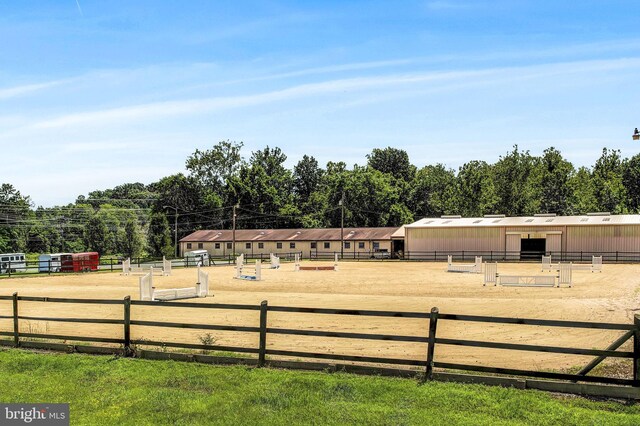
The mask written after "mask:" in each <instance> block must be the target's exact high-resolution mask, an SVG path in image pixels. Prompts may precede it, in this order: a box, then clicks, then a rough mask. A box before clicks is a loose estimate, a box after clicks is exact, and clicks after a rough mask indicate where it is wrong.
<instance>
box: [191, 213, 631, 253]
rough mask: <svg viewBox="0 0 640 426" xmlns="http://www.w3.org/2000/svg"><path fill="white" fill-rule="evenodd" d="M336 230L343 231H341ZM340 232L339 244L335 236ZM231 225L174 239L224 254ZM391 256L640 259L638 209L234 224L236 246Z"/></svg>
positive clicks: (259, 250)
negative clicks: (252, 226) (392, 222)
mask: <svg viewBox="0 0 640 426" xmlns="http://www.w3.org/2000/svg"><path fill="white" fill-rule="evenodd" d="M341 237H343V238H341ZM342 239H343V240H344V242H343V247H342V248H341V240H342ZM233 241H234V238H233V232H232V231H231V230H203V231H196V232H194V233H192V234H190V235H188V236H187V237H185V238H183V239H181V240H180V251H181V253H182V254H183V255H184V253H185V252H187V251H190V250H198V249H204V250H207V252H209V255H210V256H214V257H218V256H229V255H232V253H233V252H234V250H233V244H234V243H233ZM341 252H342V253H344V257H345V258H365V257H382V258H386V257H391V258H404V259H416V260H419V259H424V260H440V261H442V260H446V259H447V255H448V254H451V255H454V256H456V257H458V258H459V257H463V258H472V257H473V256H476V255H477V256H484V257H486V258H487V259H493V260H520V259H533V258H537V259H539V258H540V256H542V255H543V254H547V255H551V256H552V257H553V258H555V259H558V260H576V261H589V260H590V258H591V256H592V255H596V256H600V255H602V256H604V260H605V261H633V262H638V261H640V215H610V214H608V213H591V214H588V215H583V216H555V215H553V214H541V215H534V216H528V217H505V216H504V215H487V216H485V217H472V218H462V217H460V216H442V217H439V218H425V219H421V220H419V221H417V222H414V223H412V224H409V225H405V226H402V227H400V228H344V232H343V234H341V232H340V228H327V229H258V230H237V231H236V235H235V253H237V254H239V253H245V254H246V255H250V256H260V255H268V254H269V253H280V254H286V253H302V255H303V256H304V257H319V256H320V257H321V256H323V255H325V256H326V255H329V254H333V253H341Z"/></svg>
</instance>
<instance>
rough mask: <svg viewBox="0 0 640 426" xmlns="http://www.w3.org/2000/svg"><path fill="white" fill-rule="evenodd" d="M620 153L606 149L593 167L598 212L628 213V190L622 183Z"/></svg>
mask: <svg viewBox="0 0 640 426" xmlns="http://www.w3.org/2000/svg"><path fill="white" fill-rule="evenodd" d="M622 171H623V169H622V160H621V158H620V151H619V150H615V149H611V150H610V149H607V148H604V149H603V150H602V155H601V156H600V158H598V160H597V161H596V164H595V165H594V166H593V185H594V188H595V197H596V200H597V202H598V210H601V211H608V212H611V213H616V214H620V213H624V212H626V197H627V194H626V189H625V186H624V184H623V183H622Z"/></svg>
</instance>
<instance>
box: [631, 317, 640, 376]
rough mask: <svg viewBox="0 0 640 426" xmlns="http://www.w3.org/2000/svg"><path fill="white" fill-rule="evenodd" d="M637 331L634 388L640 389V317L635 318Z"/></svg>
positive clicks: (634, 337)
mask: <svg viewBox="0 0 640 426" xmlns="http://www.w3.org/2000/svg"><path fill="white" fill-rule="evenodd" d="M633 324H634V325H635V326H636V329H635V330H634V333H633V382H634V383H633V386H635V387H640V377H638V376H639V375H640V315H638V314H636V315H635V316H634V317H633Z"/></svg>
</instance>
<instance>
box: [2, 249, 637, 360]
mask: <svg viewBox="0 0 640 426" xmlns="http://www.w3.org/2000/svg"><path fill="white" fill-rule="evenodd" d="M304 264H305V262H303V265H304ZM308 264H322V262H317V263H316V262H308ZM203 269H205V270H206V271H207V272H208V273H209V283H210V294H212V295H213V297H208V298H206V299H189V301H190V302H193V301H197V302H209V303H211V302H216V303H241V304H256V305H257V304H259V303H260V301H262V300H267V301H268V302H269V305H279V306H296V307H316V308H318V307H323V308H342V309H369V310H394V311H420V312H429V311H430V310H431V308H432V307H434V306H437V307H438V308H439V309H440V312H442V313H455V314H470V315H490V316H504V317H520V318H543V319H562V320H576V321H596V322H615V323H632V322H633V315H634V314H635V313H640V294H639V291H640V266H638V265H610V264H605V265H604V268H603V272H602V273H591V272H588V271H574V272H573V282H574V286H573V288H531V287H527V288H515V287H483V285H482V284H483V275H482V274H460V273H447V272H445V269H446V264H444V263H422V262H420V263H418V262H393V261H389V262H341V263H340V264H339V270H338V271H300V272H294V271H293V264H291V263H283V264H282V266H281V268H280V269H279V270H270V269H266V268H263V270H262V275H263V281H260V282H252V281H242V280H236V279H233V276H234V274H235V269H234V268H233V267H232V266H222V267H208V268H203ZM248 269H249V271H250V270H251V268H248ZM498 272H499V273H501V274H517V275H549V274H552V273H550V272H541V271H540V264H533V263H532V264H499V266H498ZM196 276H197V275H196V269H195V268H188V269H174V270H173V275H172V276H170V277H154V285H155V286H156V287H157V288H176V287H189V286H193V285H194V283H195V281H196ZM15 291H17V292H18V293H19V294H20V295H21V296H49V297H77V298H109V299H122V298H123V297H125V296H126V295H131V296H132V298H133V299H138V298H139V289H138V277H137V276H121V275H120V274H119V273H115V272H114V273H91V274H78V275H67V276H59V275H58V276H56V275H52V276H40V277H24V278H11V279H2V280H0V294H1V295H11V294H12V293H13V292H15ZM20 314H21V315H31V316H46V317H54V316H58V317H61V316H62V317H79V318H114V319H120V318H122V306H100V305H78V304H61V303H56V304H53V303H42V302H20ZM0 315H11V302H9V301H0ZM258 315H259V314H258V312H257V311H238V310H219V309H206V310H205V309H189V308H168V307H164V308H163V307H162V306H161V303H160V304H159V306H158V307H155V306H154V307H146V306H145V307H143V306H133V307H132V319H140V320H142V319H144V320H156V321H171V322H188V323H202V324H228V325H246V326H257V325H258ZM268 322H269V327H281V328H298V329H312V330H330V331H348V332H360V333H381V334H400V335H416V336H426V335H427V334H428V320H423V319H405V318H376V317H351V316H335V315H319V314H296V313H277V312H270V313H269V318H268ZM0 330H2V331H11V330H12V320H10V319H8V320H7V319H0ZM21 331H23V332H34V333H42V332H46V333H50V334H62V335H85V336H87V335H91V336H101V337H112V338H119V337H121V335H122V326H120V325H89V324H70V323H59V322H50V321H34V320H31V321H26V320H25V321H22V322H21ZM205 333H206V331H204V330H186V329H176V328H171V329H170V328H157V327H140V326H134V327H132V338H134V339H140V338H144V339H148V340H160V341H177V342H192V343H200V337H201V336H203V335H204V334H205ZM622 333H623V332H622V331H619V332H618V331H599V330H588V329H567V328H556V327H540V326H522V325H508V324H506V325H505V324H487V323H471V322H457V321H456V322H453V321H440V322H439V323H438V336H439V337H448V338H460V339H468V340H487V341H496V342H507V343H528V344H540V345H555V346H567V347H577V348H599V349H604V348H605V347H606V346H608V345H609V344H610V343H611V342H613V340H615V339H616V338H617V336H619V335H621V334H622ZM211 334H212V335H213V336H214V337H215V338H216V342H215V344H217V345H228V346H247V347H257V345H258V335H257V334H256V333H237V332H219V331H213V332H211ZM267 343H268V347H269V348H272V349H287V350H298V351H306V352H324V353H336V354H349V355H364V356H382V357H390V358H410V359H424V358H425V354H426V344H421V343H405V342H388V341H370V340H352V339H338V338H319V337H307V336H284V335H274V334H269V335H268V338H267ZM627 349H628V348H627ZM591 358H592V357H585V356H571V355H561V354H546V353H535V352H525V351H507V350H496V349H483V348H471V347H458V346H445V345H439V346H438V347H437V348H436V360H437V361H442V362H454V363H468V364H477V365H486V366H494V367H505V368H526V369H553V370H558V369H564V368H569V367H573V366H577V365H584V364H586V363H587V362H588V361H589V360H590V359H591Z"/></svg>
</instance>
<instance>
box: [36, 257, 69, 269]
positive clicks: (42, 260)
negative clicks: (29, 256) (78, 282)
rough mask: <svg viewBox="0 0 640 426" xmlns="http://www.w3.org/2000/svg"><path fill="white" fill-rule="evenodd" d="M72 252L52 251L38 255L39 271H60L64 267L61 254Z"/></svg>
mask: <svg viewBox="0 0 640 426" xmlns="http://www.w3.org/2000/svg"><path fill="white" fill-rule="evenodd" d="M64 255H69V256H70V255H71V253H51V254H41V255H40V256H38V272H60V271H61V268H62V262H61V260H60V258H61V256H64Z"/></svg>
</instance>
